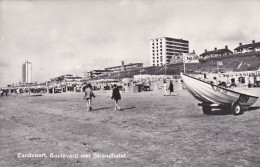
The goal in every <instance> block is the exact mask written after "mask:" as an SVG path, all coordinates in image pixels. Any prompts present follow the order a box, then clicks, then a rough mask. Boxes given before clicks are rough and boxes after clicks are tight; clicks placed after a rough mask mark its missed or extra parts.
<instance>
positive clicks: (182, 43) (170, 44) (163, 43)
mask: <svg viewBox="0 0 260 167" xmlns="http://www.w3.org/2000/svg"><path fill="white" fill-rule="evenodd" d="M182 53H189V41H187V40H183V39H175V38H170V37H162V38H155V39H151V40H150V65H151V66H163V65H165V64H170V62H171V59H173V58H174V57H175V56H179V55H181V54H182Z"/></svg>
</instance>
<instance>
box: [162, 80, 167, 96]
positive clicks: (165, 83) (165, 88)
mask: <svg viewBox="0 0 260 167" xmlns="http://www.w3.org/2000/svg"><path fill="white" fill-rule="evenodd" d="M163 89H164V96H167V90H168V84H167V82H166V81H163Z"/></svg>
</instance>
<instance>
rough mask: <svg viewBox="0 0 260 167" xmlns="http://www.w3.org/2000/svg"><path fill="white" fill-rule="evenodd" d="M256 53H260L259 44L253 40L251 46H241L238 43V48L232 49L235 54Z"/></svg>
mask: <svg viewBox="0 0 260 167" xmlns="http://www.w3.org/2000/svg"><path fill="white" fill-rule="evenodd" d="M257 51H260V42H255V40H253V41H252V43H251V44H245V45H242V43H239V46H238V47H236V48H235V49H234V52H235V53H247V52H257Z"/></svg>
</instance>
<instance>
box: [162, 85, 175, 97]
mask: <svg viewBox="0 0 260 167" xmlns="http://www.w3.org/2000/svg"><path fill="white" fill-rule="evenodd" d="M163 89H164V96H167V95H168V90H170V96H171V95H172V94H173V92H174V87H173V83H172V81H170V85H169V86H168V84H167V82H166V81H163Z"/></svg>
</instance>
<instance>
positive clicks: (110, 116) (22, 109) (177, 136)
mask: <svg viewBox="0 0 260 167" xmlns="http://www.w3.org/2000/svg"><path fill="white" fill-rule="evenodd" d="M94 93H95V94H96V98H95V99H93V110H92V111H89V112H87V111H86V104H85V101H83V96H84V94H83V93H62V94H43V96H35V97H30V96H26V95H9V96H8V97H1V98H0V107H1V108H0V129H1V139H0V142H1V143H0V147H1V149H0V154H1V157H0V166H6V167H8V166H19V167H28V166H50V167H53V166H64V167H65V166H79V167H81V166H105V167H107V166H134V167H138V166H149V167H152V166H154V167H157V166H259V164H260V157H259V155H260V150H259V148H260V136H259V134H260V126H259V121H260V109H259V108H256V109H253V110H249V111H246V112H245V113H244V114H243V115H240V116H233V115H231V114H229V113H224V112H223V111H215V112H214V113H213V114H212V115H203V113H202V110H201V107H199V106H198V105H197V103H198V101H196V100H195V99H194V98H193V97H192V96H191V95H190V94H189V93H188V92H187V90H182V89H178V88H176V92H175V95H174V96H163V90H162V89H160V90H158V91H151V92H141V93H122V94H121V95H122V101H120V103H119V104H120V105H121V106H122V110H121V111H114V108H113V101H112V100H111V98H110V97H111V92H110V91H106V92H105V91H95V92H94ZM259 104H260V103H259V101H258V102H257V104H256V105H255V106H260V105H259ZM18 153H22V154H29V153H32V154H41V153H45V154H46V155H47V157H45V158H44V157H37V158H28V157H23V158H22V157H18ZM50 153H54V154H61V153H63V154H66V155H72V154H78V155H79V156H81V155H84V154H86V155H87V154H89V155H90V158H87V157H85V158H84V157H79V158H53V157H50ZM110 153H113V154H121V155H124V157H123V158H96V157H93V156H94V155H96V154H106V155H107V154H110Z"/></svg>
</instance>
